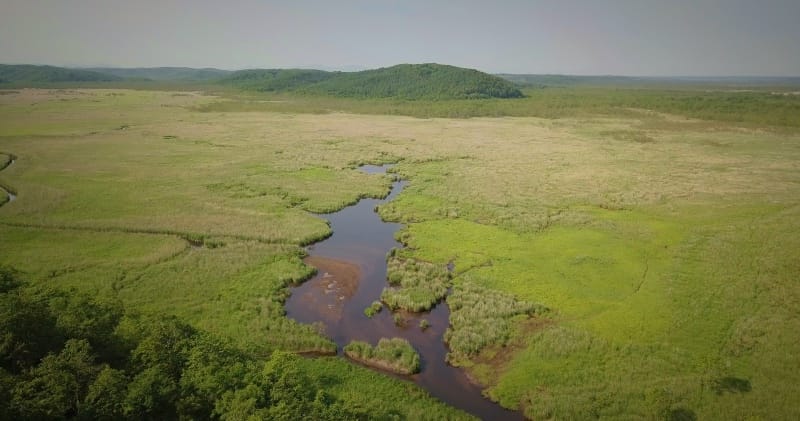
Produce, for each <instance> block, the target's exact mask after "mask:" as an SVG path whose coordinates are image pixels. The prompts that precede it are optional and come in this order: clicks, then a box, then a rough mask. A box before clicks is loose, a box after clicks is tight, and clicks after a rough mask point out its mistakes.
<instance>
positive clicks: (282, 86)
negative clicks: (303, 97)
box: [221, 69, 336, 92]
mask: <svg viewBox="0 0 800 421" xmlns="http://www.w3.org/2000/svg"><path fill="white" fill-rule="evenodd" d="M334 75H336V73H332V72H325V71H322V70H308V69H250V70H240V71H238V72H233V73H232V74H230V75H229V76H228V77H226V78H224V79H222V81H221V82H222V83H225V84H229V85H234V86H237V87H240V88H243V89H249V90H257V91H271V92H274V91H291V90H296V89H298V88H301V87H304V86H309V85H313V84H315V83H318V82H321V81H324V80H327V79H330V78H331V77H333V76H334Z"/></svg>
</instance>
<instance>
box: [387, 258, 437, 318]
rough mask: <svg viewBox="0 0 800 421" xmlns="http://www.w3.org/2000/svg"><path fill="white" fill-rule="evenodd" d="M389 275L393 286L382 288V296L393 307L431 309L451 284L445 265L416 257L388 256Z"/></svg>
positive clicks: (394, 308)
mask: <svg viewBox="0 0 800 421" xmlns="http://www.w3.org/2000/svg"><path fill="white" fill-rule="evenodd" d="M386 276H387V280H388V281H389V285H391V286H389V287H386V288H384V289H383V292H382V293H381V300H382V301H383V302H384V303H386V305H387V306H389V308H391V309H392V310H397V309H403V310H408V311H414V312H420V311H424V310H430V309H431V308H432V307H433V306H434V305H436V303H438V302H439V301H440V300H441V299H442V298H444V296H445V295H446V294H447V289H448V288H450V273H449V272H448V271H447V268H446V267H444V266H442V265H435V264H433V263H428V262H423V261H421V260H416V259H404V258H400V257H394V256H391V257H389V259H388V263H387V268H386Z"/></svg>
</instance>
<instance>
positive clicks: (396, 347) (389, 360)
mask: <svg viewBox="0 0 800 421" xmlns="http://www.w3.org/2000/svg"><path fill="white" fill-rule="evenodd" d="M344 353H345V355H347V356H348V357H350V358H352V359H354V360H356V361H360V362H362V363H364V364H367V365H370V366H373V367H377V368H381V369H384V370H388V371H392V372H395V373H400V374H414V373H417V372H419V369H420V360H419V354H417V351H416V350H414V347H412V346H411V344H410V343H409V342H408V341H407V340H405V339H403V338H392V339H387V338H382V339H381V340H380V341H378V345H376V346H374V347H373V346H371V345H370V344H368V343H366V342H361V341H352V342H350V343H349V344H347V346H345V347H344Z"/></svg>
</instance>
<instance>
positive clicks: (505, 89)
mask: <svg viewBox="0 0 800 421" xmlns="http://www.w3.org/2000/svg"><path fill="white" fill-rule="evenodd" d="M223 83H227V84H231V85H234V86H238V87H241V88H244V89H251V90H259V91H298V92H303V93H308V94H322V95H331V96H337V97H349V98H402V99H475V98H519V97H522V92H521V91H520V90H519V89H517V87H516V86H514V85H513V84H512V83H511V82H508V81H506V80H504V79H502V78H499V77H497V76H492V75H489V74H486V73H483V72H479V71H477V70H472V69H464V68H460V67H455V66H447V65H441V64H433V63H428V64H400V65H397V66H392V67H385V68H381V69H375V70H365V71H361V72H323V71H319V70H244V71H241V72H236V73H234V74H233V75H231V76H230V77H227V78H225V79H224V80H223Z"/></svg>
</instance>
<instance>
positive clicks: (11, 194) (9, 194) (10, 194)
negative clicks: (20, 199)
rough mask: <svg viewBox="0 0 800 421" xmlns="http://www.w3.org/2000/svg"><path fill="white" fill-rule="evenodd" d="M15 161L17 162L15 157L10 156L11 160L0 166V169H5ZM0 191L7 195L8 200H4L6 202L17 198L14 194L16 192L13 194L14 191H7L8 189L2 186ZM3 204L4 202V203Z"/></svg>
mask: <svg viewBox="0 0 800 421" xmlns="http://www.w3.org/2000/svg"><path fill="white" fill-rule="evenodd" d="M15 162H17V159H16V158H13V157H12V158H11V161H9V162H8V165H6V166H5V167H3V168H0V171H2V170H5V169H6V168H8V167H10V166H12V165H14V163H15ZM0 191H3V192H5V193H6V194H7V195H8V202H6V203H11V202H13V201H15V200H17V195H16V194H14V193H11V192H10V191H8V190H6V189H4V188H3V187H0ZM4 204H5V203H4ZM0 206H2V205H0Z"/></svg>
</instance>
